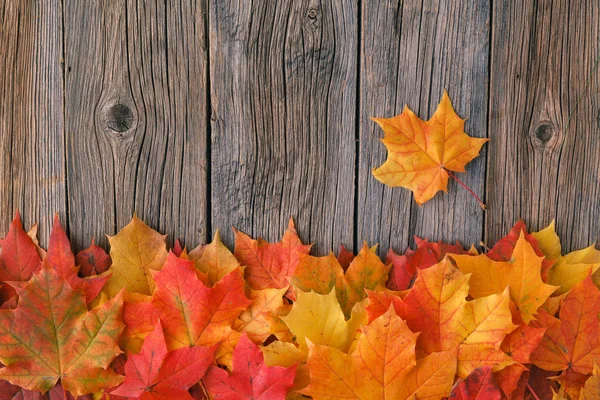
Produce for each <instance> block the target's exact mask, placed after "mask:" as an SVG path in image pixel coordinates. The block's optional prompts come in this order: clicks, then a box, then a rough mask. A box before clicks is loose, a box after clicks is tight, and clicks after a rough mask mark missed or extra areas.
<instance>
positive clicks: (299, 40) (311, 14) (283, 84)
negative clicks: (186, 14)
mask: <svg viewBox="0 0 600 400" xmlns="http://www.w3.org/2000/svg"><path fill="white" fill-rule="evenodd" d="M357 12H358V10H357V5H356V2H355V1H353V0H331V1H316V0H314V1H313V0H310V1H303V2H301V1H292V0H288V1H280V2H273V1H270V0H260V1H252V2H249V1H246V2H238V1H233V0H211V1H210V8H209V19H210V25H209V30H210V78H211V98H212V109H213V111H212V119H211V132H212V225H213V226H215V227H220V228H221V229H222V235H223V239H224V241H225V243H227V244H230V245H231V244H233V240H232V238H233V235H232V232H231V231H230V230H229V227H230V226H232V225H234V226H235V227H237V228H238V229H240V230H242V231H244V232H246V233H248V234H250V235H252V236H257V235H260V236H264V237H265V238H266V239H269V240H278V239H279V237H280V236H281V234H282V233H283V231H284V230H285V227H286V225H287V222H288V219H289V218H290V216H293V217H294V218H295V220H296V222H297V225H298V226H299V227H300V229H299V233H300V236H301V238H302V239H303V240H304V241H305V242H311V243H315V247H313V249H314V250H313V251H314V252H315V253H316V254H323V253H325V252H327V251H329V249H331V248H335V247H337V246H338V245H339V243H343V244H344V245H346V246H350V247H351V246H352V242H353V225H354V223H353V212H354V165H355V164H354V162H355V142H354V141H355V129H356V127H355V115H356V84H357V83H356V74H357V45H358V36H357Z"/></svg>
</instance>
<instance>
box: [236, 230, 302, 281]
mask: <svg viewBox="0 0 600 400" xmlns="http://www.w3.org/2000/svg"><path fill="white" fill-rule="evenodd" d="M309 251H310V245H304V244H302V242H301V241H300V238H299V237H298V234H297V232H296V228H295V226H294V221H293V220H292V219H290V222H289V224H288V228H287V230H286V231H285V233H284V235H283V239H281V241H280V242H279V243H268V242H266V241H264V240H263V239H258V240H254V239H252V238H251V237H250V236H248V235H246V234H245V233H243V232H240V231H238V230H237V229H236V230H235V252H234V254H235V258H236V259H237V260H238V261H239V262H240V264H242V265H244V266H245V267H246V268H245V270H244V276H245V278H246V281H247V282H248V284H249V285H250V286H251V287H252V289H255V290H260V289H267V288H274V289H281V288H282V287H286V286H288V285H289V282H288V278H289V277H291V276H292V275H293V274H294V271H295V270H296V266H297V265H298V259H299V258H300V254H308V252H309Z"/></svg>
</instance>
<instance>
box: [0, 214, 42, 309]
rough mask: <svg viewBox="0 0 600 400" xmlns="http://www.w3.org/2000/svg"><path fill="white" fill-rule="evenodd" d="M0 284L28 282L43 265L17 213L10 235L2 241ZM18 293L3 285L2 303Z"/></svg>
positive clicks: (11, 225)
mask: <svg viewBox="0 0 600 400" xmlns="http://www.w3.org/2000/svg"><path fill="white" fill-rule="evenodd" d="M0 247H1V248H2V252H1V253H0V282H7V281H8V282H12V281H15V282H26V281H28V280H29V279H31V277H32V276H33V274H34V273H35V272H37V271H39V269H40V267H41V265H42V259H41V258H40V256H39V254H38V251H37V247H36V244H35V243H34V241H33V240H32V238H31V237H30V236H29V235H28V234H27V232H25V229H23V224H21V216H20V215H19V212H18V211H17V212H16V213H15V218H14V219H13V221H12V222H11V223H10V225H9V229H8V234H7V235H6V237H5V238H4V239H1V240H0ZM15 294H16V292H15V291H14V289H13V288H12V287H11V286H8V285H3V286H2V290H1V291H0V296H1V297H0V303H3V302H5V301H7V300H9V299H10V298H12V297H14V296H15Z"/></svg>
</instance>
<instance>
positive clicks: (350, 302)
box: [291, 243, 390, 317]
mask: <svg viewBox="0 0 600 400" xmlns="http://www.w3.org/2000/svg"><path fill="white" fill-rule="evenodd" d="M376 250H377V247H376V246H374V247H373V248H370V249H369V247H368V246H367V244H366V243H364V244H363V247H362V248H361V250H360V252H359V253H358V255H357V256H356V257H355V258H354V259H353V260H352V262H351V263H350V266H349V267H348V269H347V270H346V271H345V272H344V269H343V268H342V266H341V265H340V263H339V261H338V259H337V258H336V257H335V256H334V255H333V253H329V255H328V256H325V257H314V256H310V255H301V256H300V262H299V263H298V267H297V268H296V272H295V273H294V276H293V277H292V278H291V282H292V284H293V285H294V287H296V288H298V289H300V290H301V291H304V292H308V291H310V290H313V291H315V292H316V293H319V294H328V293H329V292H331V289H333V288H334V287H335V289H336V294H337V298H338V301H339V303H340V305H341V306H342V310H343V311H344V314H345V315H346V316H347V317H349V316H350V313H351V310H352V307H354V305H355V304H356V303H358V302H360V301H362V300H364V299H365V298H366V297H367V293H366V292H365V290H376V291H382V290H385V282H386V281H387V279H388V271H389V270H390V267H389V266H386V265H385V264H383V263H382V262H381V260H380V259H379V257H378V256H377V253H376Z"/></svg>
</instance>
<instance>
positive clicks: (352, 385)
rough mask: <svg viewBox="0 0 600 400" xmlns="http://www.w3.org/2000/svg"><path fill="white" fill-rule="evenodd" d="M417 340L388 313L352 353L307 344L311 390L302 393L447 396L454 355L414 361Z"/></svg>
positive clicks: (365, 329)
mask: <svg viewBox="0 0 600 400" xmlns="http://www.w3.org/2000/svg"><path fill="white" fill-rule="evenodd" d="M417 336H418V334H415V333H412V332H411V331H410V329H409V328H408V326H407V325H406V322H404V321H402V320H401V319H400V318H399V317H398V316H397V315H396V313H395V312H394V310H393V308H390V310H388V311H387V312H386V313H385V314H383V315H382V316H380V317H379V318H377V319H376V320H375V321H373V322H372V323H371V324H370V325H367V326H364V327H363V328H362V335H361V336H360V338H359V339H358V344H357V346H356V349H355V350H354V351H353V352H352V353H351V354H345V353H343V352H341V351H340V350H338V349H335V348H332V347H327V346H321V345H317V344H312V343H310V342H309V343H308V346H309V356H308V362H307V367H308V370H309V371H310V385H309V386H308V387H306V388H305V389H303V390H302V391H301V393H303V394H305V395H308V396H313V397H314V398H316V399H320V398H326V399H375V398H377V399H390V400H391V399H394V400H402V399H412V398H442V397H445V396H447V395H448V394H449V393H450V390H451V388H452V384H453V382H454V375H455V374H456V350H452V351H445V352H439V353H432V354H430V355H428V356H427V357H425V358H422V359H420V360H417V359H416V358H415V344H416V341H417Z"/></svg>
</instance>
